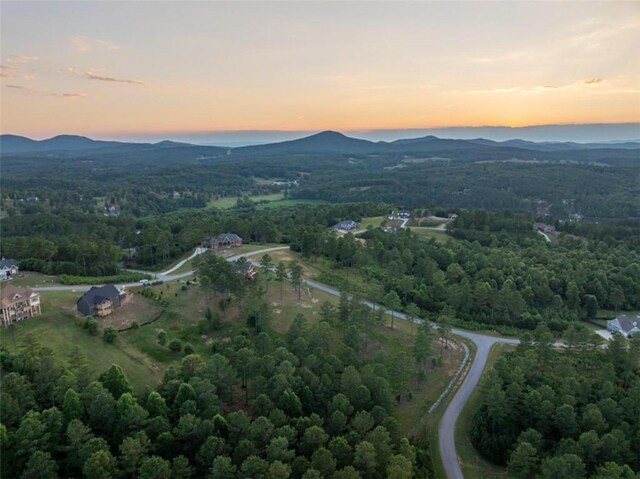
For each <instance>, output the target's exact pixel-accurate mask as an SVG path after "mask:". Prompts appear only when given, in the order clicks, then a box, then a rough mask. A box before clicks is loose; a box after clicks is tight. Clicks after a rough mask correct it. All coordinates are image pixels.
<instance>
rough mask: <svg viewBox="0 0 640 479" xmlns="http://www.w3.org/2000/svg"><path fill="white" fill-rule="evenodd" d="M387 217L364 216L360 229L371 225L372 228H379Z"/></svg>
mask: <svg viewBox="0 0 640 479" xmlns="http://www.w3.org/2000/svg"><path fill="white" fill-rule="evenodd" d="M385 219H386V218H385V217H384V216H370V217H368V218H362V221H361V222H360V227H359V228H358V229H361V230H363V229H367V228H368V227H369V226H371V227H372V228H377V227H378V226H380V225H381V224H382V222H384V221H385Z"/></svg>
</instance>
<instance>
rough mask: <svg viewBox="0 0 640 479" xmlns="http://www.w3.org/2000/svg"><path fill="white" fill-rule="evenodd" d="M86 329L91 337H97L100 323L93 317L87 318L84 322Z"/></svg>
mask: <svg viewBox="0 0 640 479" xmlns="http://www.w3.org/2000/svg"><path fill="white" fill-rule="evenodd" d="M84 329H86V330H87V331H89V334H90V335H91V336H97V335H98V321H96V320H95V319H93V318H92V317H91V316H87V318H86V319H85V321H84Z"/></svg>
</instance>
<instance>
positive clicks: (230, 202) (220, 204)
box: [207, 193, 284, 210]
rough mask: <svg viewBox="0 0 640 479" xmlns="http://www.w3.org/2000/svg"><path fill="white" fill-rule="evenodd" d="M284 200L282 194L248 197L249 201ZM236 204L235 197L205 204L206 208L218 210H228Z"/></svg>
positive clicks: (236, 199) (236, 198)
mask: <svg viewBox="0 0 640 479" xmlns="http://www.w3.org/2000/svg"><path fill="white" fill-rule="evenodd" d="M283 198H284V195H283V194H282V193H273V194H270V195H256V196H249V199H250V200H251V201H278V200H281V199H283ZM237 203H238V197H237V196H226V197H224V198H218V199H217V200H212V201H209V203H207V208H219V209H221V210H228V209H229V208H233V207H234V206H236V204H237Z"/></svg>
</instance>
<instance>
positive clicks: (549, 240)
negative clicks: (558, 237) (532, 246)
mask: <svg viewBox="0 0 640 479" xmlns="http://www.w3.org/2000/svg"><path fill="white" fill-rule="evenodd" d="M538 233H540V234H541V235H542V236H544V240H545V241H546V242H547V243H551V238H549V236H548V235H547V233H545V232H544V231H540V230H538Z"/></svg>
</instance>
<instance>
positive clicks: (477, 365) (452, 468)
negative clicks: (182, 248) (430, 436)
mask: <svg viewBox="0 0 640 479" xmlns="http://www.w3.org/2000/svg"><path fill="white" fill-rule="evenodd" d="M285 249H289V247H288V246H280V247H275V248H265V249H261V250H258V251H252V252H249V253H245V254H240V255H235V256H231V257H229V258H228V260H229V261H235V260H237V259H239V258H240V257H242V256H244V257H250V256H257V255H263V254H265V253H269V252H272V251H279V250H285ZM197 254H199V253H197V250H196V252H194V254H193V255H192V256H191V257H189V259H192V258H193V257H195V256H196V255H197ZM186 261H187V260H184V262H181V263H178V265H176V266H174V267H173V268H171V269H170V270H168V271H165V272H163V273H158V274H157V277H158V278H159V279H160V277H161V278H162V279H163V281H175V280H178V279H182V278H186V277H188V276H191V275H192V274H193V273H194V271H187V272H185V273H181V274H177V275H170V274H168V273H171V272H172V271H175V270H176V269H178V268H180V267H181V266H182V265H183V264H184V263H185V262H186ZM303 283H304V284H306V285H308V286H310V287H312V288H315V289H318V290H320V291H324V292H325V293H328V294H331V295H334V296H340V291H338V290H337V289H335V288H332V287H331V286H327V285H325V284H322V283H318V282H317V281H314V280H311V279H306V278H305V279H303ZM139 285H140V284H139V283H130V284H127V285H124V286H125V287H131V286H139ZM89 288H90V286H84V285H82V286H46V287H40V288H33V289H34V290H36V291H86V290H88V289H89ZM364 303H365V304H366V305H367V306H369V307H370V308H372V309H377V308H379V307H380V305H378V304H377V303H374V302H371V301H364ZM388 312H389V313H391V311H388ZM393 314H394V316H395V317H397V318H400V319H404V320H407V317H406V315H405V314H404V313H402V312H400V311H393ZM417 322H419V321H417ZM431 326H432V327H436V325H435V324H431ZM451 332H452V333H453V334H455V335H458V336H462V337H464V338H467V339H469V340H471V341H472V342H473V343H474V344H475V345H476V354H475V357H474V358H473V362H472V363H471V367H470V369H469V372H468V373H467V376H466V377H465V379H464V381H463V383H462V385H461V386H460V388H459V389H458V391H457V392H456V394H455V395H454V397H453V399H452V400H451V402H450V403H449V405H448V407H447V409H446V411H445V412H444V415H443V416H442V419H441V420H440V424H439V425H438V435H439V441H440V455H441V456H442V463H443V465H444V469H445V471H446V474H447V478H448V479H463V478H464V476H463V475H462V469H461V468H460V463H459V461H458V455H457V453H456V445H455V425H456V422H457V420H458V416H460V412H461V411H462V409H463V408H464V405H465V404H466V403H467V401H468V399H469V396H471V393H472V392H473V390H474V389H475V387H476V386H477V385H478V381H479V380H480V377H481V376H482V372H483V371H484V368H485V366H486V364H487V359H488V357H489V352H490V351H491V348H492V347H493V345H495V344H497V343H506V344H519V342H520V341H519V340H517V339H511V338H499V337H494V336H487V335H484V334H479V333H474V332H471V331H466V330H464V329H457V328H453V329H452V330H451Z"/></svg>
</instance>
